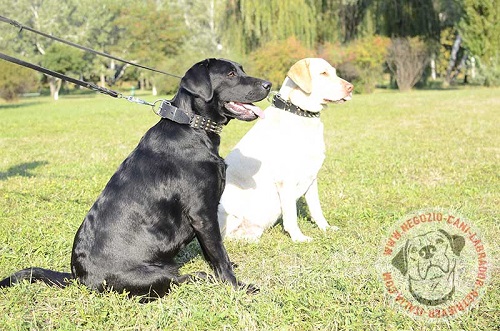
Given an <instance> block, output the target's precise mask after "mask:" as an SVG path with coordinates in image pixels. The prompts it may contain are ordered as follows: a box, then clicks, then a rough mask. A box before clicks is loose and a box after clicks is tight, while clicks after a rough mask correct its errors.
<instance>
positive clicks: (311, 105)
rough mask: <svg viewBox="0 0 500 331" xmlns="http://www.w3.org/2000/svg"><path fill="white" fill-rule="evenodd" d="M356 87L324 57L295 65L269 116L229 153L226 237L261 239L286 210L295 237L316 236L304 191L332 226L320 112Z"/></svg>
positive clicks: (222, 212) (222, 211)
mask: <svg viewBox="0 0 500 331" xmlns="http://www.w3.org/2000/svg"><path fill="white" fill-rule="evenodd" d="M352 90H353V85H352V84H350V83H349V82H347V81H345V80H343V79H341V78H339V77H338V76H337V74H336V71H335V68H333V67H332V66H331V65H330V64H328V62H326V61H325V60H323V59H319V58H308V59H303V60H300V61H298V62H297V63H295V64H294V65H293V66H292V67H291V68H290V71H289V72H288V74H287V77H286V78H285V80H284V82H283V85H282V87H281V89H280V91H279V94H277V95H276V96H275V97H274V99H273V104H272V105H271V106H269V107H268V108H267V109H266V110H265V119H262V120H259V122H257V123H256V124H255V125H254V126H253V127H252V129H250V131H248V133H247V134H246V135H245V136H244V137H243V138H242V139H241V141H240V142H239V143H238V144H237V145H236V146H235V148H234V149H233V150H232V151H231V153H230V154H229V155H228V156H227V158H226V163H227V165H228V167H227V171H226V188H225V190H224V193H223V195H222V198H221V201H220V205H219V216H218V218H219V226H220V229H221V232H222V234H223V235H224V236H225V237H227V238H237V239H247V240H258V239H259V238H260V236H261V235H262V233H263V232H264V230H265V229H267V228H269V227H271V226H273V225H274V224H275V223H276V222H277V221H278V218H279V217H280V215H281V216H282V218H283V227H284V229H285V230H286V231H287V232H288V233H289V234H290V237H291V238H292V240H293V241H308V240H311V238H310V237H307V236H305V235H304V234H303V233H302V232H301V231H300V229H299V227H298V224H297V200H298V199H299V198H300V197H301V196H303V195H304V194H305V198H306V202H307V205H308V207H309V212H310V214H311V217H312V219H313V220H314V221H315V222H316V224H317V225H318V227H319V228H320V229H322V230H325V229H326V228H328V227H329V225H328V222H327V221H326V219H325V217H324V215H323V211H322V210H321V206H320V202H319V196H318V185H317V181H316V178H317V175H318V171H319V170H320V168H321V165H322V164H323V160H324V158H325V143H324V140H323V124H322V123H321V120H320V118H319V115H320V112H321V110H323V108H324V107H325V105H326V104H327V103H329V102H335V103H341V102H344V101H346V100H350V99H351V97H352ZM335 228H336V227H335Z"/></svg>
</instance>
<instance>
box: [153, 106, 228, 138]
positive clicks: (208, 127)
mask: <svg viewBox="0 0 500 331" xmlns="http://www.w3.org/2000/svg"><path fill="white" fill-rule="evenodd" d="M153 111H154V112H155V113H156V114H157V115H158V116H160V117H161V118H166V119H169V120H171V121H173V122H176V123H179V124H189V126H191V127H192V128H195V129H203V130H205V131H210V132H214V133H217V134H220V133H221V132H222V129H223V128H224V125H222V124H219V123H217V122H214V121H212V120H210V119H208V118H206V117H203V116H200V115H193V116H189V115H188V114H186V113H185V112H184V111H183V110H182V109H179V108H177V107H176V106H173V105H172V104H171V103H170V102H168V101H167V100H162V102H161V104H160V106H159V107H158V108H157V109H155V107H154V106H153Z"/></svg>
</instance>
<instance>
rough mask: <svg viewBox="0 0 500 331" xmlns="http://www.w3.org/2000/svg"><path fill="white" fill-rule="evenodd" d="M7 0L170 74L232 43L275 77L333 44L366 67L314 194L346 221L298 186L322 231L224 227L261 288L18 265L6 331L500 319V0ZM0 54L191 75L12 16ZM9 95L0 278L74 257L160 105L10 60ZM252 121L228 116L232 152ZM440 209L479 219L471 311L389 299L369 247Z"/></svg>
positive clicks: (0, 132)
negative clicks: (252, 235)
mask: <svg viewBox="0 0 500 331" xmlns="http://www.w3.org/2000/svg"><path fill="white" fill-rule="evenodd" d="M0 15H2V16H5V17H8V18H11V19H14V20H16V21H19V22H20V23H22V24H25V25H27V26H30V27H32V28H35V29H38V30H41V31H43V32H45V33H50V34H53V35H54V36H57V37H60V38H63V39H67V40H70V41H72V42H75V43H78V44H81V45H84V46H87V47H91V48H94V49H96V50H99V51H104V52H107V53H110V54H113V55H114V56H118V57H122V58H125V59H127V60H131V61H137V62H138V63H141V64H143V65H148V66H151V67H155V68H158V69H161V70H164V71H168V72H171V73H173V74H176V75H182V74H183V73H184V72H185V70H186V69H187V68H188V67H189V66H191V65H192V64H193V63H195V62H197V61H199V60H201V59H203V58H206V57H225V58H230V59H233V60H236V61H238V62H240V63H242V64H243V65H244V68H245V69H246V71H247V72H248V73H249V74H251V75H255V76H259V77H263V78H268V79H270V80H272V81H273V83H274V88H275V89H277V88H278V87H279V84H281V82H282V80H283V78H284V75H285V74H286V71H287V70H288V67H289V66H290V65H291V64H293V63H294V62H295V61H296V60H298V59H300V58H303V57H306V56H321V57H324V58H325V59H327V60H328V61H329V62H330V63H332V64H333V65H334V66H336V67H337V68H338V72H339V75H341V76H342V77H344V78H346V79H348V80H350V81H352V82H353V83H354V84H355V85H356V91H355V94H354V98H353V99H352V100H351V101H349V102H347V103H345V104H343V105H333V106H329V107H328V108H327V109H325V111H324V112H323V113H322V115H321V119H322V121H323V123H324V125H325V143H326V160H325V164H324V166H323V168H322V170H321V171H320V173H319V190H320V198H321V202H322V205H323V209H324V212H325V216H326V217H327V219H328V221H329V222H330V224H332V225H337V226H339V227H340V230H339V231H338V232H332V231H328V232H326V233H323V232H321V231H320V230H319V229H317V227H315V226H314V225H313V224H312V223H311V222H310V219H309V216H308V212H307V208H305V207H304V202H303V201H302V200H300V201H299V210H300V215H299V216H300V217H299V222H300V227H301V228H302V229H303V231H304V233H305V234H307V235H309V236H312V237H313V238H314V240H313V241H312V242H310V243H304V244H296V243H293V242H291V240H290V238H289V237H288V235H287V234H286V233H285V232H284V231H283V228H282V226H281V224H278V225H277V226H276V227H274V228H272V229H270V230H269V231H266V233H265V234H264V236H263V238H262V240H261V242H260V243H258V244H255V243H240V242H231V241H228V242H226V248H227V250H228V253H229V255H230V257H231V259H232V260H233V261H234V262H235V263H237V264H238V265H239V267H238V269H237V270H236V274H237V276H238V277H239V278H240V279H241V280H242V281H245V282H251V283H254V284H257V285H258V286H259V287H260V289H261V292H260V293H259V294H257V295H255V296H248V295H246V294H245V293H244V292H243V291H235V290H234V289H232V288H231V287H230V286H229V285H227V284H211V283H206V282H199V283H196V284H186V285H183V286H180V287H177V288H174V290H173V291H172V293H171V294H170V295H169V296H167V297H165V298H162V299H160V300H157V301H155V302H153V303H150V304H147V305H144V304H140V303H139V302H138V300H137V299H129V298H127V296H126V294H120V293H104V294H98V293H95V292H92V291H89V290H88V289H86V288H85V287H82V286H78V285H77V284H75V285H74V286H69V287H67V288H65V289H58V288H51V287H48V286H45V285H43V284H27V283H23V284H19V285H18V286H15V287H12V288H8V289H3V290H2V291H0V329H1V330H497V329H498V325H500V313H499V309H500V308H499V307H500V279H499V277H498V275H499V268H498V265H499V262H498V261H499V259H500V245H499V243H498V238H499V237H500V227H499V224H500V222H499V218H500V217H499V205H500V201H499V200H500V199H499V190H500V178H499V174H500V169H499V164H500V162H499V161H500V154H499V149H498V146H500V128H499V125H498V121H499V113H500V88H499V87H495V86H497V85H498V84H499V66H498V65H499V54H498V51H499V48H500V47H499V38H500V31H499V21H500V20H499V19H498V15H499V2H498V1H486V0H478V1H468V0H463V1H461V0H441V1H437V0H436V1H431V0H427V1H426V0H419V1H416V0H405V1H381V0H373V1H369V0H366V1H364V0H360V1H348V0H345V1H341V0H330V1H291V0H289V1H287V0H270V1H245V0H240V1H236V0H228V1H186V0H176V1H72V0H70V1H53V0H44V1H24V0H18V1H16V2H15V5H13V3H9V2H7V1H2V2H0ZM0 52H3V53H6V54H9V55H11V56H14V57H18V58H21V59H23V60H25V61H28V62H32V63H37V64H40V65H43V66H46V67H48V68H50V69H52V70H56V71H59V72H62V73H65V74H67V75H70V76H72V77H75V78H81V79H84V80H87V81H91V82H96V83H99V84H102V85H104V86H106V87H108V88H112V89H116V90H118V91H121V92H123V93H124V95H128V93H134V94H135V95H136V96H139V97H141V98H144V99H146V100H148V101H154V100H156V99H158V98H164V97H169V96H171V95H172V93H174V92H175V90H176V89H177V87H178V84H179V81H178V79H175V78H172V77H166V76H162V75H157V74H151V73H149V72H147V71H145V70H138V69H135V68H133V67H132V66H123V64H122V63H118V62H116V61H115V62H113V61H110V60H108V59H105V58H101V57H96V56H94V55H92V54H88V53H85V52H82V51H80V50H77V49H73V48H70V47H67V46H65V45H63V44H60V43H56V42H53V41H51V40H49V39H46V38H42V37H40V36H37V35H35V34H33V33H31V32H29V31H19V29H18V28H16V27H14V26H12V25H9V24H5V23H0ZM472 59H474V60H472ZM155 94H156V95H155ZM0 98H2V99H0V148H1V158H0V243H1V244H0V277H3V276H7V275H8V274H10V273H12V272H14V271H17V270H19V269H21V268H25V267H28V266H40V267H45V268H50V269H54V270H61V271H68V270H69V259H70V254H71V245H72V241H73V237H74V234H75V232H76V229H77V228H78V226H79V225H80V223H81V221H82V220H83V218H84V216H85V214H86V212H87V211H88V209H89V208H90V206H91V205H92V203H93V202H94V201H95V199H96V197H97V196H98V195H99V193H100V192H101V190H102V188H103V187H104V185H105V184H106V182H107V181H108V179H109V177H110V176H111V175H112V173H113V172H114V171H115V170H116V168H117V166H118V165H119V164H120V163H121V162H122V161H123V159H124V158H125V157H126V156H127V155H128V154H129V153H130V151H132V149H133V148H134V147H135V146H136V145H137V142H138V140H139V139H140V138H141V136H142V135H143V134H144V132H145V131H146V130H147V129H148V128H149V127H150V126H152V125H153V124H154V123H155V122H157V121H158V118H157V116H156V115H155V114H153V113H152V112H151V111H150V109H149V108H148V107H145V106H141V105H136V104H130V103H128V102H127V101H124V100H116V99H113V98H110V97H108V96H105V95H100V94H98V93H96V92H93V91H88V90H82V89H80V88H77V87H75V86H73V85H71V84H66V83H62V82H61V81H57V80H52V79H51V78H50V77H44V76H42V75H40V74H38V73H36V72H34V71H32V70H28V69H22V68H21V67H19V66H16V65H13V64H10V63H8V62H5V61H0ZM54 99H58V100H57V101H55V100H54ZM260 105H261V106H262V107H267V106H268V105H269V102H268V101H266V100H265V101H263V102H261V103H260ZM253 124H254V123H242V122H238V121H231V123H230V124H229V125H228V126H227V127H226V128H225V129H224V130H223V132H222V134H221V135H222V144H221V148H220V153H221V155H222V156H225V155H227V153H228V152H229V150H230V149H231V148H232V147H233V146H234V145H235V144H236V143H237V141H238V140H239V139H240V138H241V137H242V136H243V135H244V134H245V132H246V131H247V130H248V129H249V128H250V127H251V126H252V125H253ZM434 207H441V208H445V209H449V210H452V211H454V212H456V213H457V214H460V215H463V216H464V217H466V218H467V219H468V220H469V221H470V222H471V223H473V224H474V225H475V226H476V227H477V228H478V229H480V230H481V234H482V237H483V239H484V241H485V243H486V244H487V246H488V255H489V257H490V263H491V264H490V267H491V268H490V282H489V285H488V288H487V290H486V291H485V293H484V295H483V296H482V297H481V299H480V301H479V302H478V303H476V304H475V305H474V307H473V308H472V309H471V311H469V312H467V313H465V314H461V315H460V316H456V317H454V318H450V319H443V320H441V321H435V322H434V323H429V322H428V321H426V320H422V319H413V318H412V317H410V316H409V315H408V314H406V313H405V312H404V311H401V310H398V308H397V307H393V306H392V305H391V300H390V298H389V297H388V296H386V295H385V289H384V284H383V282H382V281H381V279H380V277H379V276H378V271H377V270H376V268H375V261H376V260H377V257H378V255H379V254H380V251H381V249H382V242H383V240H384V238H386V237H387V234H388V231H389V230H390V229H391V228H392V227H393V226H394V224H396V222H398V220H400V219H401V218H403V217H404V216H405V215H407V214H408V213H410V212H412V211H415V210H418V209H422V208H434ZM180 262H182V263H184V266H183V268H182V269H181V271H182V272H183V273H184V272H185V273H188V272H193V271H199V270H204V271H207V272H211V271H210V268H209V267H208V265H207V264H206V263H205V262H204V260H203V258H202V257H201V254H200V249H199V247H198V246H197V244H196V242H194V243H193V244H192V245H189V246H188V247H187V249H186V250H185V251H183V254H182V255H181V257H180Z"/></svg>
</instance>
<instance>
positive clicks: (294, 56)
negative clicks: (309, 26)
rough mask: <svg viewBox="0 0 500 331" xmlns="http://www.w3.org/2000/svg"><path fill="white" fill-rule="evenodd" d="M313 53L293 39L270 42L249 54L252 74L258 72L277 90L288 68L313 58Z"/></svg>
mask: <svg viewBox="0 0 500 331" xmlns="http://www.w3.org/2000/svg"><path fill="white" fill-rule="evenodd" d="M314 55H315V54H314V52H313V51H311V50H310V49H309V48H307V47H305V46H303V45H302V43H301V42H300V41H299V40H297V39H296V38H295V37H289V38H288V39H287V40H284V41H270V42H268V43H267V44H265V45H262V47H260V48H259V49H257V50H255V51H254V52H252V53H251V54H250V67H251V70H252V72H258V73H259V76H260V77H264V78H266V79H268V80H270V81H271V82H272V83H273V86H274V87H275V88H279V86H281V83H282V82H283V79H284V78H285V75H286V73H287V72H288V70H289V69H290V67H291V66H292V65H293V64H294V63H295V62H297V61H298V60H300V59H303V58H306V57H312V56H314Z"/></svg>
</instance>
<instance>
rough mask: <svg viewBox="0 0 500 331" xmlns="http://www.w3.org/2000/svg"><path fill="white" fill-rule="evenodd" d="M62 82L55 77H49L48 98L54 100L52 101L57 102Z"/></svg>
mask: <svg viewBox="0 0 500 331" xmlns="http://www.w3.org/2000/svg"><path fill="white" fill-rule="evenodd" d="M61 85H62V80H60V79H59V78H55V77H49V87H50V96H51V97H52V98H54V100H59V90H60V89H61Z"/></svg>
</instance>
